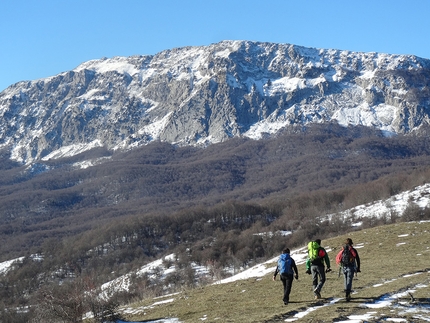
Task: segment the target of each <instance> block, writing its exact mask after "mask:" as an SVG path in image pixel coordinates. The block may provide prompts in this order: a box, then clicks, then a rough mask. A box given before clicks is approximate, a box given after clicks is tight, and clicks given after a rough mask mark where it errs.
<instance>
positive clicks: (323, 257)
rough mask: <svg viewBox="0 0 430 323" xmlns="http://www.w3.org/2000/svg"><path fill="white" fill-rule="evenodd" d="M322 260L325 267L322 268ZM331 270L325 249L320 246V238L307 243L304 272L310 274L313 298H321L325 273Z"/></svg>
mask: <svg viewBox="0 0 430 323" xmlns="http://www.w3.org/2000/svg"><path fill="white" fill-rule="evenodd" d="M324 262H325V264H326V265H327V269H326V270H324ZM329 271H331V269H330V259H329V258H328V254H327V251H326V250H325V249H324V248H323V247H321V239H316V240H315V241H311V242H309V243H308V258H307V259H306V273H307V274H308V275H310V274H312V286H313V291H314V295H315V299H320V298H321V289H322V288H323V286H324V283H325V279H326V278H325V274H326V273H328V272H329Z"/></svg>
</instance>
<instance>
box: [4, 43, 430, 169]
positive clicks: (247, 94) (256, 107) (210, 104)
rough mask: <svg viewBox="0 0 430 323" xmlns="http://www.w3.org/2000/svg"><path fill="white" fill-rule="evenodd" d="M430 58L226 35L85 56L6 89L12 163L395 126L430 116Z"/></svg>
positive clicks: (417, 123) (405, 128)
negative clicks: (306, 130) (153, 50)
mask: <svg viewBox="0 0 430 323" xmlns="http://www.w3.org/2000/svg"><path fill="white" fill-rule="evenodd" d="M429 83H430V61H429V60H425V59H421V58H418V57H415V56H404V55H388V54H378V53H354V52H348V51H339V50H323V49H313V48H304V47H299V46H294V45H288V44H274V43H255V42H247V41H224V42H221V43H217V44H213V45H210V46H206V47H186V48H178V49H172V50H167V51H163V52H161V53H159V54H157V55H154V56H133V57H115V58H112V59H101V60H94V61H89V62H86V63H83V64H82V65H80V66H78V67H77V68H76V69H74V70H72V71H69V72H65V73H61V74H59V75H56V76H53V77H50V78H47V79H40V80H35V81H30V82H20V83H17V84H14V85H12V86H10V87H9V88H7V89H6V90H4V91H3V92H1V93H0V116H1V119H0V148H3V149H5V148H7V149H9V150H10V151H11V154H12V155H11V156H12V158H13V159H14V160H17V161H20V162H23V163H30V162H32V161H35V160H40V159H49V158H57V157H60V156H64V155H71V154H74V153H77V152H80V151H83V150H86V149H89V148H92V147H97V146H105V147H107V148H108V149H130V148H133V147H136V146H139V145H144V144H147V143H149V142H151V141H154V140H160V141H166V142H170V143H174V144H178V145H202V146H204V145H208V144H211V143H216V142H221V141H224V140H227V139H228V138H231V137H235V136H248V137H251V138H255V139H259V138H261V137H262V136H264V135H265V134H273V133H276V132H277V131H279V130H280V129H282V128H285V127H293V126H296V125H299V126H302V125H306V124H308V123H315V122H318V123H325V122H332V121H335V122H338V123H340V124H342V125H364V126H368V127H374V128H378V129H381V130H383V131H385V132H387V133H390V134H395V133H412V132H419V131H422V129H423V128H426V127H427V125H428V123H429V113H430V102H429V101H430V99H429V98H430V86H429V85H430V84H429Z"/></svg>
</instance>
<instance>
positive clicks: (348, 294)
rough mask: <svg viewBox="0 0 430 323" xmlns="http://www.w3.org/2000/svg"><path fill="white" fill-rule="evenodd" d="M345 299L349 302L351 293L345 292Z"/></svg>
mask: <svg viewBox="0 0 430 323" xmlns="http://www.w3.org/2000/svg"><path fill="white" fill-rule="evenodd" d="M345 297H346V301H347V302H349V301H350V300H351V293H350V292H346V295H345Z"/></svg>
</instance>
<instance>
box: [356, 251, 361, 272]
mask: <svg viewBox="0 0 430 323" xmlns="http://www.w3.org/2000/svg"><path fill="white" fill-rule="evenodd" d="M355 254H356V255H357V256H356V257H355V261H356V262H357V272H360V256H359V255H358V252H357V250H355Z"/></svg>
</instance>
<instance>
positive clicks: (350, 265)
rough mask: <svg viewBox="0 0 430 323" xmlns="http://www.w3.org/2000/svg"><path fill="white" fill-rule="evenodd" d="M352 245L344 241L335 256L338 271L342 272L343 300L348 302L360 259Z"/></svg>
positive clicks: (348, 241) (347, 240)
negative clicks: (338, 266) (343, 284)
mask: <svg viewBox="0 0 430 323" xmlns="http://www.w3.org/2000/svg"><path fill="white" fill-rule="evenodd" d="M352 245H353V243H352V240H351V239H350V238H348V239H346V240H345V243H344V246H343V247H342V250H340V251H339V253H338V254H337V256H336V263H337V264H338V265H340V266H341V267H340V268H339V275H340V270H342V271H343V278H344V283H345V298H346V301H347V302H349V301H350V300H351V290H352V279H353V277H354V274H355V273H359V272H361V271H360V257H359V256H358V252H357V250H356V249H355V248H353V247H352Z"/></svg>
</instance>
